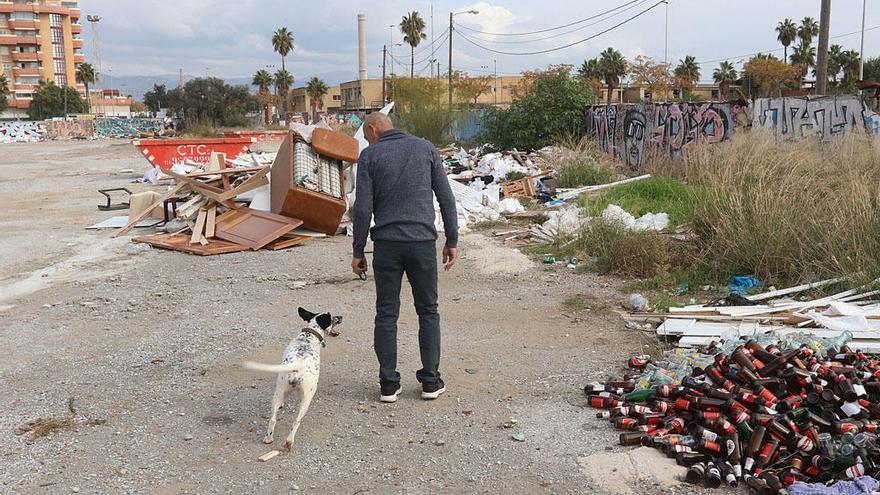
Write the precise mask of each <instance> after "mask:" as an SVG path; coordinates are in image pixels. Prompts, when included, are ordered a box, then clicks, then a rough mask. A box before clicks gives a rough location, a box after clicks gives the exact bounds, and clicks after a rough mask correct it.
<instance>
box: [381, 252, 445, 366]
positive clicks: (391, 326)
mask: <svg viewBox="0 0 880 495" xmlns="http://www.w3.org/2000/svg"><path fill="white" fill-rule="evenodd" d="M373 246H374V248H373V276H374V277H375V279H376V326H375V330H374V333H373V336H374V347H375V349H376V357H377V358H379V380H380V381H381V382H382V383H398V382H400V373H398V372H397V317H398V315H399V314H400V284H401V280H402V279H403V274H404V273H406V278H407V280H409V284H410V285H411V286H412V294H413V299H414V300H415V307H416V313H417V314H418V315H419V350H420V353H421V357H422V369H420V370H419V371H418V372H416V379H417V380H418V381H419V382H421V383H434V382H436V381H437V380H439V379H440V372H439V371H438V369H439V367H440V314H439V313H438V312H437V247H436V242H435V241H426V242H394V241H375V242H374V243H373Z"/></svg>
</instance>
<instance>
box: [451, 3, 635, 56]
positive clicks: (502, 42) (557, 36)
mask: <svg viewBox="0 0 880 495" xmlns="http://www.w3.org/2000/svg"><path fill="white" fill-rule="evenodd" d="M650 1H651V0H638V1H637V2H636V3H635V4H634V5H630V6H629V7H627V8H625V9H623V10H621V11H619V12H615V13H613V14H611V15H609V16H607V17H605V18H603V19H599V20H598V21H595V22H591V23H589V24H584V25H583V26H578V27H576V28H574V29H571V30H568V31H563V32H561V33H557V34H552V35H550V36H545V37H543V38H535V39H530V40H509V41H505V40H489V39H486V38H480V37H479V36H474V39H477V40H480V41H484V42H487V43H494V44H505V45H515V44H522V43H533V42H538V41H546V40H552V39H554V38H559V37H562V36H565V35H566V34H571V33H575V32H577V31H582V30H584V29H586V28H588V27H592V26H595V25H596V24H601V23H603V22H605V21H607V20H608V19H613V18H615V17H617V16H619V15H621V14H623V13H625V12H627V11H630V10H632V9H635V8H637V7H639V6H640V5H643V4H645V3H648V2H650ZM462 27H464V26H462Z"/></svg>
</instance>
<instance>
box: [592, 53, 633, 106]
mask: <svg viewBox="0 0 880 495" xmlns="http://www.w3.org/2000/svg"><path fill="white" fill-rule="evenodd" d="M626 66H627V63H626V59H625V58H623V55H621V54H620V52H619V51H617V50H615V49H614V48H612V47H608V48H606V49H605V51H604V52H602V53H600V54H599V72H600V73H601V74H602V79H604V80H605V84H606V85H607V86H608V95H607V98H606V104H607V105H610V104H611V93H612V92H613V91H614V88H617V87H618V86H620V78H621V77H623V76H624V74H626Z"/></svg>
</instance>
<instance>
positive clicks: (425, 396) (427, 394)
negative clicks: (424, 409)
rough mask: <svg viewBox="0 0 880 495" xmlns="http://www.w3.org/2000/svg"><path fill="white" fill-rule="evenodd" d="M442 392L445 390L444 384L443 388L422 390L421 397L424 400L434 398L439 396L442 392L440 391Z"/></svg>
mask: <svg viewBox="0 0 880 495" xmlns="http://www.w3.org/2000/svg"><path fill="white" fill-rule="evenodd" d="M444 392H446V386H445V385H444V386H443V388H441V389H439V390H437V391H436V392H422V399H425V400H434V399H436V398H437V397H440V394H442V393H444Z"/></svg>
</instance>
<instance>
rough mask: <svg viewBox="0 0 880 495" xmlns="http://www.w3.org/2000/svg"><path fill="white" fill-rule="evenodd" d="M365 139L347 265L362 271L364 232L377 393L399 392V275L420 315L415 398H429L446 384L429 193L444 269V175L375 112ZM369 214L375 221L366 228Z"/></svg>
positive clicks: (448, 249)
mask: <svg viewBox="0 0 880 495" xmlns="http://www.w3.org/2000/svg"><path fill="white" fill-rule="evenodd" d="M364 137H365V138H366V140H367V141H368V142H369V143H370V146H369V147H368V148H367V149H365V150H364V151H363V152H362V153H361V155H360V159H358V169H357V199H356V200H355V205H354V218H353V220H354V242H353V251H354V253H353V258H352V260H351V269H352V271H354V273H356V274H358V275H361V274H365V273H366V272H367V260H366V258H365V256H364V246H365V245H366V243H367V231H368V230H369V233H370V236H371V237H372V239H373V271H374V272H375V273H374V278H375V279H376V320H375V328H374V333H373V337H374V347H375V350H376V357H377V358H378V359H379V385H380V396H379V399H380V400H381V401H382V402H396V401H397V397H398V396H399V395H400V392H401V387H400V373H398V372H397V317H398V315H399V314H400V284H401V280H402V278H403V274H404V273H406V278H407V279H408V280H409V283H410V285H411V286H412V294H413V299H414V300H415V308H416V313H418V315H419V350H420V353H421V358H422V369H420V370H419V371H418V372H417V373H416V379H417V380H418V381H419V382H420V383H421V384H422V398H423V399H426V400H431V399H436V398H437V397H439V396H440V394H442V393H443V392H445V391H446V385H445V384H444V383H443V380H442V379H441V378H440V371H439V368H440V315H439V313H438V312H437V248H436V242H437V230H436V228H435V227H434V217H435V213H434V195H435V194H436V195H437V202H438V203H440V212H441V215H442V217H443V225H444V229H445V231H446V245H445V246H444V248H443V264H444V268H445V269H446V270H447V271H448V270H449V269H451V268H452V265H454V264H455V261H456V260H457V259H458V248H457V243H458V218H457V212H456V205H455V197H454V196H453V195H452V188H451V187H449V182H448V181H447V179H446V172H445V171H444V170H443V161H442V160H441V159H440V155H439V154H438V153H437V150H436V149H435V148H434V145H432V144H431V143H429V142H428V141H426V140H424V139H421V138H417V137H414V136H411V135H409V134H407V133H405V132H403V131H400V130H397V129H395V128H394V126H393V124H392V123H391V119H389V118H388V116H387V115H383V114H381V113H373V114H370V115H369V116H368V117H367V120H366V121H365V122H364ZM432 193H433V194H432ZM371 217H372V218H374V221H375V226H374V227H373V228H372V229H370V220H371Z"/></svg>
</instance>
